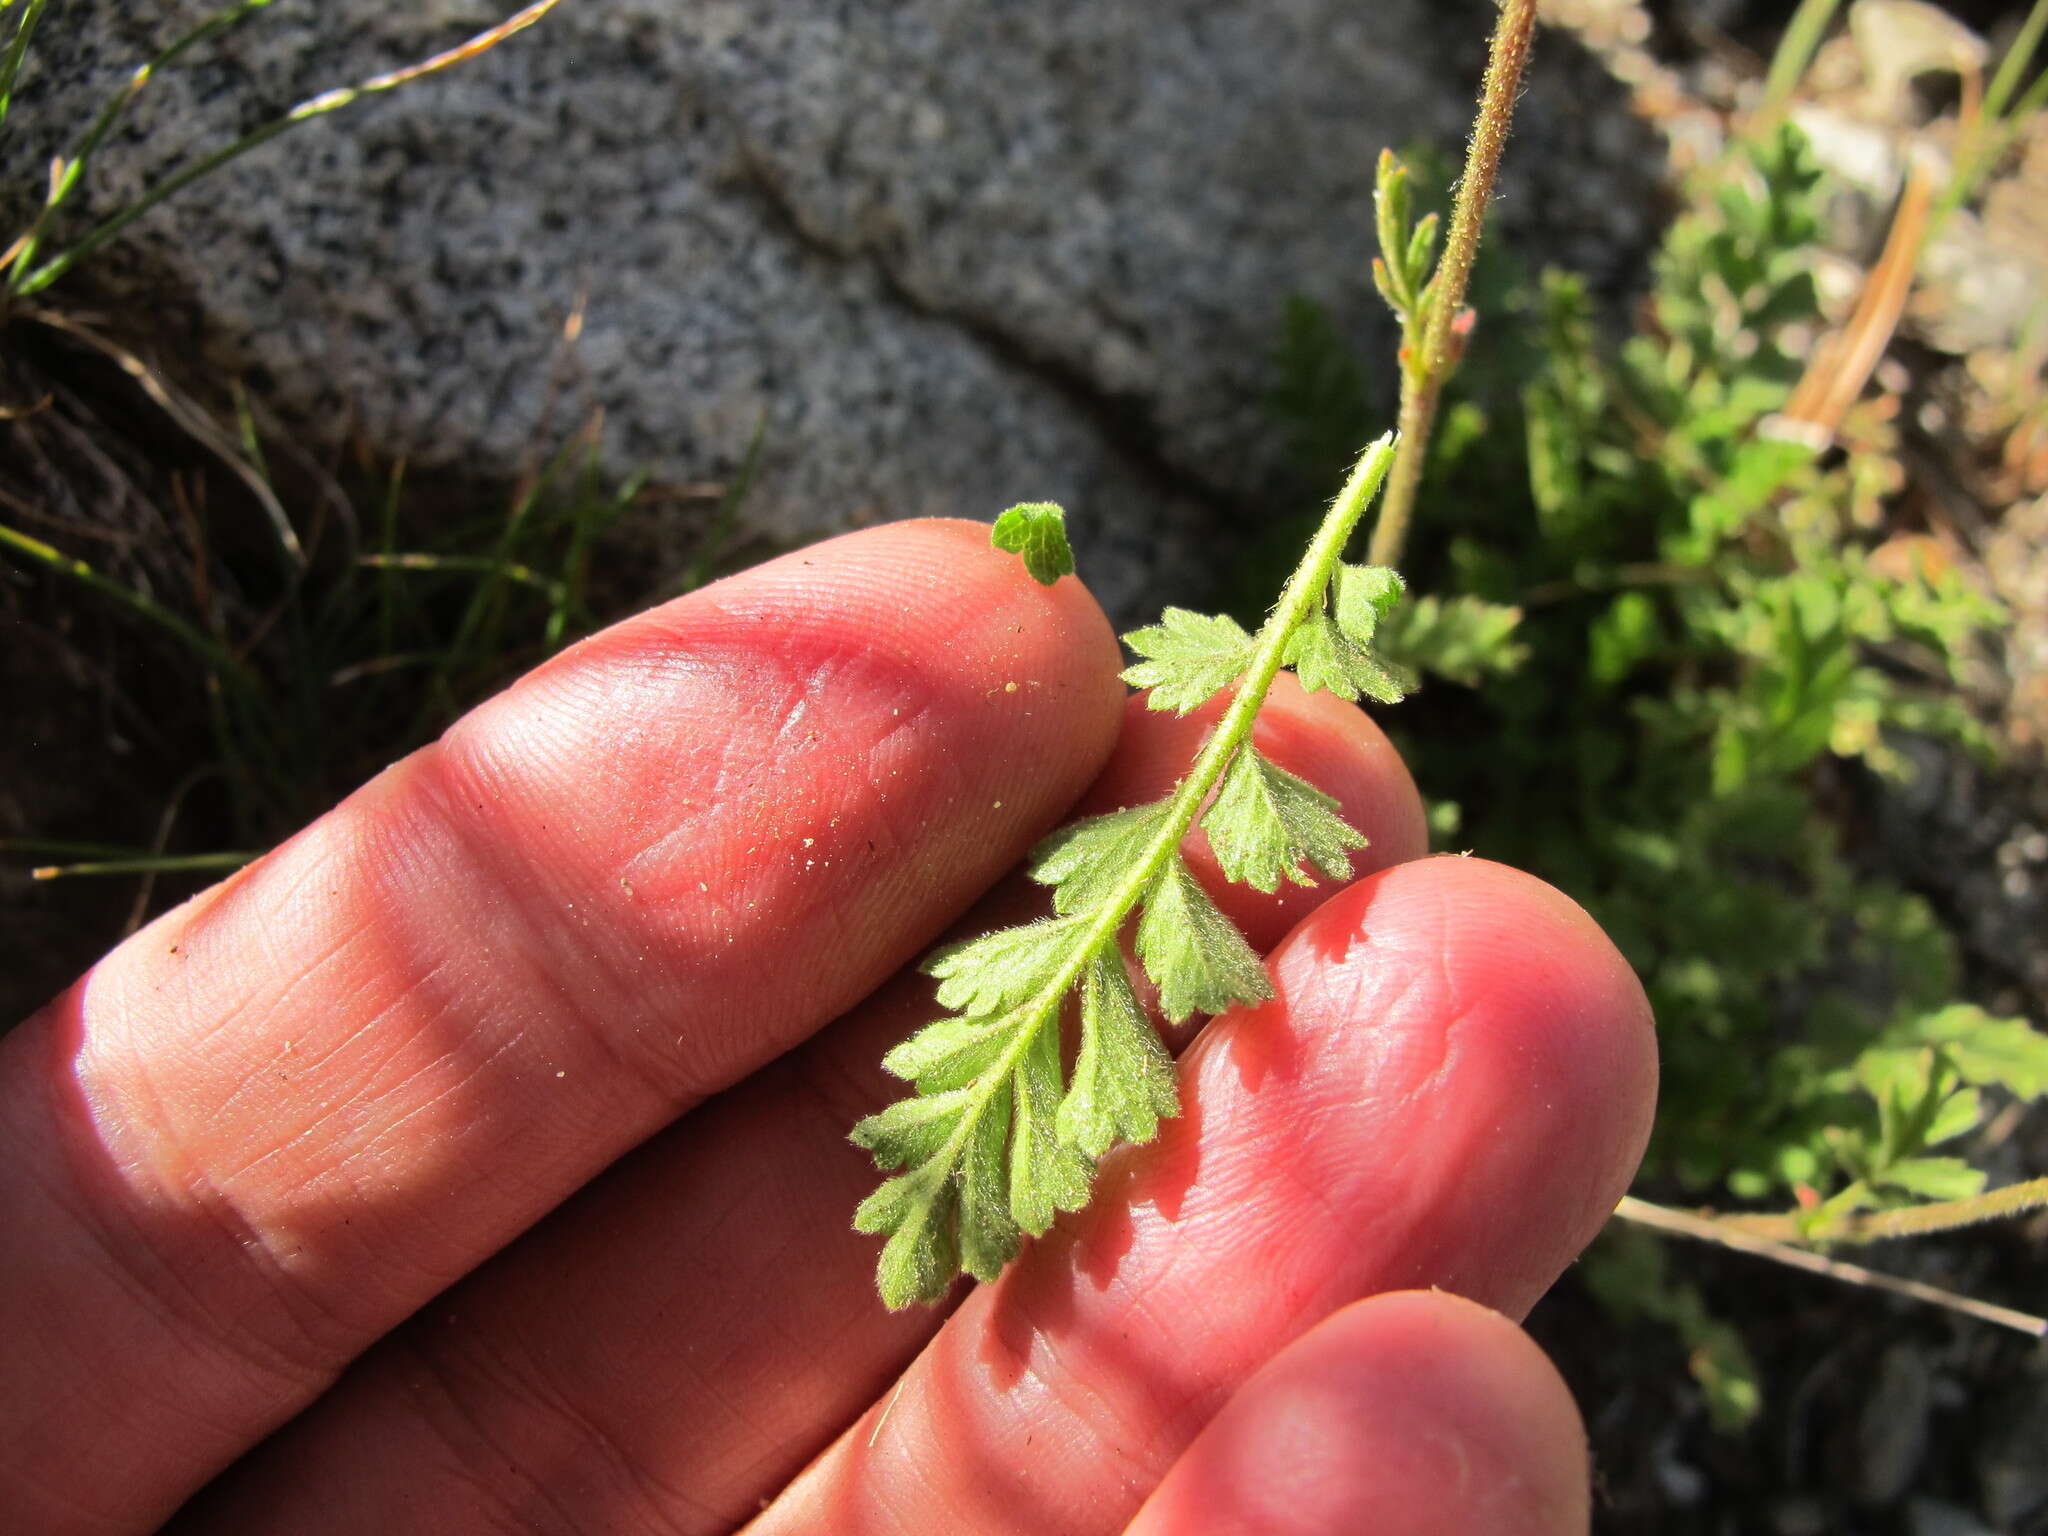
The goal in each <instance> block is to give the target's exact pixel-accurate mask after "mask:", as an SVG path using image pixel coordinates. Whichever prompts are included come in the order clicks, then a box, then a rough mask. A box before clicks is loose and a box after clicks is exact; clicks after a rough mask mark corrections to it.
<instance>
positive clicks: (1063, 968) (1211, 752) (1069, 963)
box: [926, 433, 1398, 1169]
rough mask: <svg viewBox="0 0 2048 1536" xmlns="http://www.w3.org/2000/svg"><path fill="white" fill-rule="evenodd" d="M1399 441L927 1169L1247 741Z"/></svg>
mask: <svg viewBox="0 0 2048 1536" xmlns="http://www.w3.org/2000/svg"><path fill="white" fill-rule="evenodd" d="M1397 441H1398V439H1397V438H1396V437H1395V436H1394V434H1392V433H1389V434H1388V435H1387V436H1385V437H1382V438H1380V439H1379V440H1378V441H1377V442H1375V443H1373V444H1372V445H1371V446H1370V447H1368V448H1367V449H1366V450H1365V452H1364V453H1363V454H1361V455H1359V459H1358V462H1357V464H1355V465H1354V466H1353V467H1352V470H1351V475H1350V478H1348V479H1347V480H1346V481H1345V482H1344V488H1343V489H1342V490H1341V491H1339V492H1338V493H1337V496H1336V499H1335V500H1334V501H1332V502H1331V503H1330V510H1329V512H1328V513H1327V514H1325V516H1324V518H1323V522H1322V526H1321V527H1319V528H1318V529H1317V530H1316V536H1315V538H1314V540H1313V541H1311V543H1310V544H1309V547H1308V550H1307V552H1306V553H1305V554H1304V555H1303V556H1302V559H1301V564H1300V565H1298V566H1296V567H1295V570H1294V574H1293V576H1291V577H1289V578H1288V582H1287V586H1286V589H1285V590H1284V591H1283V592H1282V593H1281V594H1280V601H1279V602H1278V603H1276V604H1275V605H1274V607H1273V611H1272V613H1270V614H1269V615H1267V618H1266V622H1265V624H1264V625H1263V626H1262V627H1261V628H1260V630H1259V636H1258V644H1257V647H1256V649H1255V650H1254V651H1253V653H1252V661H1251V665H1250V666H1249V667H1248V668H1246V669H1245V674H1244V676H1243V678H1242V679H1241V680H1240V681H1239V682H1238V685H1237V692H1236V693H1235V694H1234V695H1233V696H1232V698H1231V701H1230V708H1229V709H1227V710H1225V711H1224V713H1223V718H1222V719H1221V720H1219V721H1217V722H1216V729H1215V730H1214V731H1213V732H1211V733H1210V736H1209V739H1208V741H1207V742H1205V743H1204V744H1203V746H1202V750H1201V751H1200V752H1199V753H1197V754H1196V756H1195V760H1194V763H1193V764H1192V765H1191V766H1190V767H1189V769H1188V772H1187V777H1186V778H1184V779H1182V780H1181V781H1180V786H1179V788H1177V789H1176V790H1175V791H1174V793H1173V799H1172V800H1171V801H1170V802H1168V805H1167V810H1166V815H1165V817H1164V819H1163V820H1162V821H1161V822H1160V825H1159V831H1158V833H1157V834H1156V835H1155V836H1154V837H1153V839H1152V841H1151V842H1150V843H1148V844H1147V845H1146V847H1145V852H1144V854H1143V856H1141V857H1140V858H1138V859H1135V860H1133V861H1132V864H1131V868H1130V870H1129V872H1128V873H1126V874H1125V876H1124V878H1123V880H1122V881H1121V882H1119V883H1118V885H1117V887H1116V889H1115V890H1113V891H1112V892H1110V894H1109V895H1108V896H1106V897H1104V898H1103V899H1102V901H1101V902H1100V903H1099V904H1098V905H1097V906H1096V908H1095V911H1094V914H1093V915H1092V916H1091V917H1090V919H1089V921H1088V927H1087V929H1086V931H1085V932H1084V933H1083V934H1082V935H1081V936H1080V938H1078V939H1077V940H1076V941H1075V942H1074V944H1073V946H1072V948H1071V949H1070V950H1069V951H1068V954H1067V958H1066V959H1065V960H1064V961H1062V962H1061V964H1060V967H1059V969H1058V970H1057V971H1055V972H1054V973H1053V975H1052V977H1051V978H1050V979H1049V980H1048V981H1047V982H1046V984H1045V986H1044V988H1043V989H1042V990H1041V991H1040V992H1039V994H1038V996H1037V997H1036V998H1035V999H1033V1000H1032V1002H1031V1003H1030V1005H1029V1006H1028V1007H1027V1008H1025V1009H1021V1010H1019V1011H1020V1013H1021V1014H1022V1015H1023V1016H1024V1017H1025V1018H1026V1019H1027V1020H1028V1021H1029V1022H1028V1023H1027V1024H1026V1025H1025V1026H1024V1027H1022V1028H1019V1029H1018V1030H1017V1032H1016V1036H1015V1038H1014V1039H1012V1040H1011V1041H1010V1042H1009V1044H1008V1045H1006V1046H1005V1047H1004V1048H1003V1053H1002V1055H1001V1056H999V1057H998V1058H997V1059H996V1060H995V1061H993V1062H991V1063H990V1064H989V1066H988V1067H987V1068H986V1069H985V1070H984V1071H983V1072H982V1074H981V1075H980V1077H979V1079H978V1082H979V1084H980V1087H979V1089H978V1091H977V1095H976V1098H975V1101H974V1103H973V1105H972V1107H970V1108H969V1109H967V1110H965V1111H964V1112H963V1113H962V1114H961V1116H960V1122H959V1124H958V1125H957V1126H955V1127H954V1130H953V1134H952V1135H951V1136H949V1137H947V1139H946V1143H945V1147H944V1149H943V1150H942V1151H941V1153H940V1154H939V1155H938V1156H937V1157H935V1158H933V1159H932V1160H931V1161H930V1162H929V1163H927V1164H926V1166H927V1167H933V1168H941V1169H946V1168H951V1167H953V1166H954V1165H955V1164H956V1163H957V1162H958V1161H959V1159H960V1155H961V1152H962V1150H963V1149H964V1148H965V1147H966V1145H967V1141H968V1138H969V1137H971V1136H972V1135H973V1134H974V1128H975V1126H976V1125H978V1124H979V1123H980V1120H981V1117H982V1115H984V1114H985V1113H987V1110H988V1107H989V1105H990V1104H991V1103H993V1102H994V1100H995V1096H996V1094H997V1093H998V1092H999V1091H1000V1090H1001V1088H1002V1086H1003V1084H1004V1083H1006V1082H1007V1081H1009V1078H1010V1074H1011V1073H1012V1072H1014V1071H1016V1069H1017V1065H1018V1063H1019V1062H1020V1061H1022V1060H1023V1058H1024V1053H1025V1052H1026V1051H1028V1050H1029V1049H1030V1048H1031V1044H1032V1042H1033V1041H1034V1040H1035V1039H1036V1038H1037V1037H1038V1032H1039V1031H1040V1030H1041V1029H1043V1028H1045V1027H1046V1026H1047V1024H1048V1023H1049V1022H1050V1021H1052V1020H1055V1019H1057V1018H1058V1017H1059V1011H1060V1006H1061V1004H1062V1003H1064V1002H1065V1000H1066V996H1067V993H1068V992H1069V991H1071V990H1072V989H1073V986H1074V983H1075V982H1076V981H1078V980H1079V979H1080V977H1081V972H1082V971H1083V970H1084V969H1086V968H1087V967H1088V966H1089V965H1090V964H1092V963H1093V962H1094V959H1095V957H1096V955H1097V954H1099V953H1100V952H1101V950H1102V947H1103V946H1104V945H1105V944H1110V943H1114V942H1115V940H1116V935H1117V930H1118V929H1120V928H1121V927H1123V924H1124V919H1125V918H1127V917H1129V916H1130V915H1131V911H1132V909H1133V908H1135V907H1136V906H1137V905H1138V903H1139V902H1140V901H1142V900H1143V899H1144V896H1145V892H1146V891H1147V890H1149V889H1150V888H1151V886H1152V883H1153V881H1154V880H1156V879H1157V878H1158V877H1159V873H1160V871H1161V870H1163V869H1164V868H1165V867H1166V863H1167V861H1168V860H1169V859H1171V858H1172V857H1173V855H1174V853H1175V852H1176V851H1177V850H1178V849H1179V847H1180V845H1181V840H1182V839H1183V838H1185V837H1186V836H1187V835H1188V831H1189V829H1190V828H1191V827H1193V826H1194V824H1195V818H1196V817H1197V816H1199V815H1200V814H1201V810H1202V806H1203V803H1204V802H1205V801H1207V799H1208V798H1209V792H1210V791H1211V790H1213V789H1214V788H1215V787H1216V784H1217V781H1218V780H1219V779H1221V778H1222V777H1223V771H1224V770H1225V769H1226V768H1228V767H1229V766H1230V761H1231V759H1232V758H1233V757H1235V756H1236V755H1237V753H1238V751H1239V749H1240V748H1242V747H1243V746H1244V744H1245V743H1246V742H1247V741H1248V740H1250V739H1251V733H1252V724H1253V722H1254V721H1255V720H1256V719H1257V718H1258V714H1259V710H1260V708H1261V706H1263V705H1264V704H1265V702H1266V694H1267V691H1268V690H1270V689H1271V688H1272V686H1273V679H1274V678H1275V677H1277V676H1278V675H1279V673H1280V668H1281V665H1282V661H1283V658H1284V657H1285V656H1286V653H1287V642H1288V641H1289V640H1290V639H1291V638H1292V637H1293V635H1294V632H1295V631H1296V630H1298V629H1299V628H1301V626H1302V624H1303V622H1304V621H1306V620H1307V618H1308V616H1309V614H1310V613H1312V612H1313V611H1314V610H1315V607H1316V605H1317V604H1318V603H1320V602H1322V600H1323V595H1324V593H1325V592H1327V591H1328V590H1329V585H1330V578H1331V577H1332V576H1334V575H1335V574H1336V571H1337V563H1338V561H1340V560H1341V559H1342V558H1343V556H1344V546H1345V545H1346V544H1348V543H1349V542H1350V541H1351V535H1352V532H1353V531H1354V530H1355V529H1356V528H1357V527H1358V522H1359V519H1360V518H1361V517H1363V516H1364V515H1365V509H1366V508H1367V507H1368V506H1370V505H1371V504H1372V499H1373V496H1374V495H1375V494H1376V493H1377V492H1378V490H1379V488H1380V486H1381V484H1382V483H1383V482H1384V481H1385V480H1386V478H1387V471H1388V469H1389V467H1390V466H1391V465H1392V464H1393V462H1394V459H1395V457H1396V443H1397Z"/></svg>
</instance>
